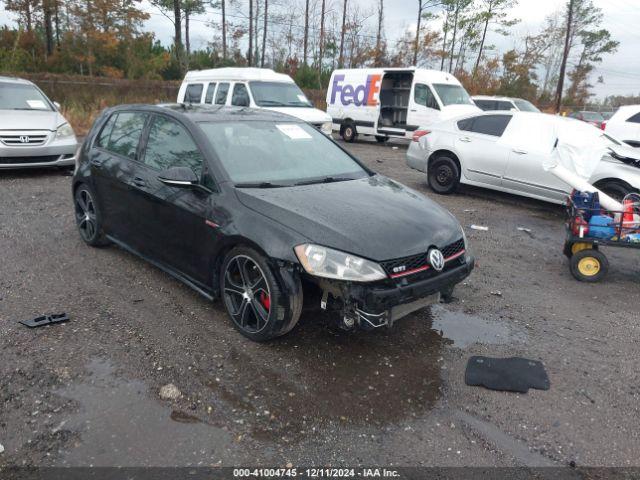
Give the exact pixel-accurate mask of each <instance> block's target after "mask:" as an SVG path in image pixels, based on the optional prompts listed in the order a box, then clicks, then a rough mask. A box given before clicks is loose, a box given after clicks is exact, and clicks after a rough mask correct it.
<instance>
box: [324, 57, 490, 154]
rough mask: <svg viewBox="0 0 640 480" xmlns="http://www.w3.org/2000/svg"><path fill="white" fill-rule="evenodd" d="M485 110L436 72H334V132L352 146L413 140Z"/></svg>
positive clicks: (330, 99) (330, 94) (330, 106)
mask: <svg viewBox="0 0 640 480" xmlns="http://www.w3.org/2000/svg"><path fill="white" fill-rule="evenodd" d="M480 111H481V110H480V109H479V108H478V107H477V106H476V105H475V104H474V103H473V100H471V97H469V94H468V93H467V91H466V90H465V89H464V87H463V86H462V85H461V84H460V82H459V81H458V80H457V79H456V78H455V77H454V76H453V75H451V74H450V73H446V72H440V71H437V70H426V69H422V68H363V69H352V70H335V71H334V72H333V74H332V75H331V81H330V83H329V88H328V89H327V113H328V114H329V115H331V118H332V121H333V130H335V131H339V132H340V135H342V138H344V140H345V141H347V142H352V141H354V140H355V138H356V137H357V135H358V134H363V135H375V137H376V140H378V141H379V142H384V141H386V140H387V139H388V138H390V137H406V138H411V136H412V135H413V131H415V130H417V129H418V127H424V126H428V125H429V124H430V123H434V122H437V121H440V120H446V119H448V118H452V117H456V116H460V115H465V114H468V113H474V112H480Z"/></svg>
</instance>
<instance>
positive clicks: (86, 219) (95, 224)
mask: <svg viewBox="0 0 640 480" xmlns="http://www.w3.org/2000/svg"><path fill="white" fill-rule="evenodd" d="M95 199H96V195H95V193H94V191H93V189H92V188H91V187H90V186H89V185H87V184H85V183H83V184H80V186H78V188H76V191H75V193H74V195H73V205H74V210H75V217H76V225H77V227H78V232H79V233H80V237H81V238H82V240H83V241H84V242H85V243H86V244H87V245H91V246H92V247H104V246H106V245H109V240H107V238H106V236H105V235H104V232H103V231H102V213H101V212H100V208H99V207H98V204H97V203H96V200H95Z"/></svg>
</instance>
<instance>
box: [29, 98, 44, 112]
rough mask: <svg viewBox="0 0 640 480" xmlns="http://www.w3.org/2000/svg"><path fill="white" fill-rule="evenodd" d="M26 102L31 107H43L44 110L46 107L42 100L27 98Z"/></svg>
mask: <svg viewBox="0 0 640 480" xmlns="http://www.w3.org/2000/svg"><path fill="white" fill-rule="evenodd" d="M27 104H28V105H29V107H31V108H40V109H44V110H46V109H47V106H46V105H45V103H44V102H43V101H42V100H27Z"/></svg>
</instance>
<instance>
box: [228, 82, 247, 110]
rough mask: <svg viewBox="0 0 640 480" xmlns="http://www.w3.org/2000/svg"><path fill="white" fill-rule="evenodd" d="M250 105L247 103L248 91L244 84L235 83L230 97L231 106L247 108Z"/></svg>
mask: <svg viewBox="0 0 640 480" xmlns="http://www.w3.org/2000/svg"><path fill="white" fill-rule="evenodd" d="M250 104H251V102H250V101H249V91H248V90H247V87H246V85H245V84H244V83H236V84H235V85H234V86H233V96H232V97H231V105H235V106H237V107H248V106H249V105H250Z"/></svg>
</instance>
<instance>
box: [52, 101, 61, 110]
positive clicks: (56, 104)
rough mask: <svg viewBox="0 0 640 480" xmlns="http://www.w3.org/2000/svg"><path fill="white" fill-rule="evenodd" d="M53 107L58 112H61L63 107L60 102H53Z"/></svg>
mask: <svg viewBox="0 0 640 480" xmlns="http://www.w3.org/2000/svg"><path fill="white" fill-rule="evenodd" d="M53 106H54V107H56V110H60V108H61V106H60V104H59V103H58V102H53Z"/></svg>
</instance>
